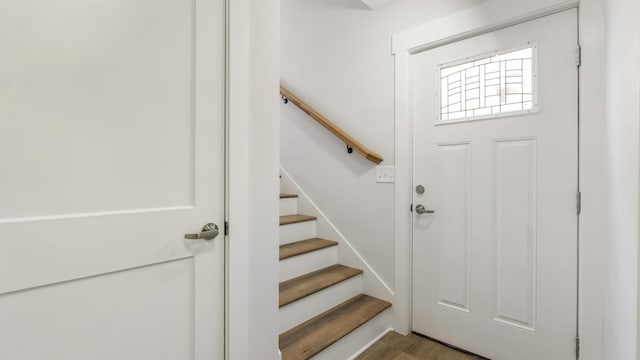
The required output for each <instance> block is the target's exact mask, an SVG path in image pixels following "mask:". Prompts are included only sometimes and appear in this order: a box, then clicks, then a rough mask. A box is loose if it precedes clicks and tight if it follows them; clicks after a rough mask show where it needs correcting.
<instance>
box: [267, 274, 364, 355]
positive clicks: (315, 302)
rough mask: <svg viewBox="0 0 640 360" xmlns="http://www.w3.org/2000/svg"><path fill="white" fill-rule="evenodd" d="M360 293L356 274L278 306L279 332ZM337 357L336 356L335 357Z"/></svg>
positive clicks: (359, 283)
mask: <svg viewBox="0 0 640 360" xmlns="http://www.w3.org/2000/svg"><path fill="white" fill-rule="evenodd" d="M360 293H362V276H361V275H358V276H355V277H352V278H351V279H348V280H345V281H343V282H341V283H339V284H336V285H334V286H332V287H329V288H326V289H324V290H321V291H319V292H317V293H315V294H313V295H309V296H307V297H304V298H302V299H300V300H298V301H296V302H293V303H291V304H288V305H285V306H283V307H281V308H280V314H279V316H278V319H279V326H280V334H282V333H283V332H285V331H287V330H289V329H292V328H294V327H296V326H298V325H300V324H302V323H303V322H305V321H307V320H309V319H311V318H313V317H314V316H316V315H319V314H321V313H323V312H325V311H327V310H329V309H331V308H332V307H334V306H336V305H338V304H341V303H342V302H344V301H347V300H349V299H351V298H352V297H354V296H356V295H358V294H360ZM336 359H337V358H336Z"/></svg>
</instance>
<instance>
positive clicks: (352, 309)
mask: <svg viewBox="0 0 640 360" xmlns="http://www.w3.org/2000/svg"><path fill="white" fill-rule="evenodd" d="M390 306H391V304H390V303H388V302H387V301H384V300H380V299H377V298H374V297H371V296H368V295H363V294H361V295H358V296H356V297H354V298H352V299H350V300H347V301H345V302H344V303H342V304H340V305H338V306H336V307H334V308H332V309H329V310H327V311H326V312H324V313H322V314H320V315H318V316H316V317H314V318H312V319H310V320H308V321H306V322H304V323H302V324H300V325H298V326H296V327H294V328H293V329H291V330H288V331H286V332H285V333H283V334H280V337H279V343H280V350H282V359H283V360H307V359H309V358H311V357H312V356H314V355H316V354H317V353H319V352H320V351H322V350H324V349H326V348H327V347H329V346H330V345H331V344H333V343H335V342H336V341H338V340H340V339H341V338H343V337H344V336H346V335H347V334H349V333H350V332H352V331H353V330H355V329H357V328H358V327H360V326H361V325H363V324H364V323H366V322H367V321H369V320H371V319H373V318H374V317H375V316H376V315H378V314H380V313H381V312H383V311H384V310H386V309H387V308H389V307H390Z"/></svg>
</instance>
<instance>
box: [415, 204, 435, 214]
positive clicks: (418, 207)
mask: <svg viewBox="0 0 640 360" xmlns="http://www.w3.org/2000/svg"><path fill="white" fill-rule="evenodd" d="M416 212H417V213H418V214H433V213H435V210H427V209H425V208H424V205H422V204H418V205H416Z"/></svg>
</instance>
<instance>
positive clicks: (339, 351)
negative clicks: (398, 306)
mask: <svg viewBox="0 0 640 360" xmlns="http://www.w3.org/2000/svg"><path fill="white" fill-rule="evenodd" d="M390 323H391V311H390V309H387V310H385V311H383V312H382V313H380V314H378V316H376V317H374V318H373V319H371V320H369V321H368V322H367V323H365V324H363V325H362V326H360V327H359V328H357V329H356V330H354V331H353V332H351V333H350V334H349V335H347V336H345V337H343V338H342V339H340V340H338V342H336V343H335V344H333V345H331V346H329V347H328V348H326V349H324V350H323V351H321V352H320V353H319V354H317V355H316V356H314V357H313V360H337V359H340V360H342V359H348V360H351V359H355V357H356V356H357V355H359V354H360V353H361V352H362V351H363V350H365V348H366V347H368V346H369V345H371V342H372V341H373V340H375V339H376V338H378V337H379V336H380V335H381V334H383V333H385V332H387V331H388V330H389V324H390Z"/></svg>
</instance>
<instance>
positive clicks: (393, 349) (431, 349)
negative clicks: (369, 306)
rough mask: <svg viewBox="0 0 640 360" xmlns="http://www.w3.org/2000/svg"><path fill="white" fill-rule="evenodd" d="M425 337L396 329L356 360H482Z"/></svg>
mask: <svg viewBox="0 0 640 360" xmlns="http://www.w3.org/2000/svg"><path fill="white" fill-rule="evenodd" d="M482 359H484V358H482V357H479V356H474V355H469V354H465V353H462V352H460V351H457V350H455V349H452V348H450V347H447V346H445V345H442V344H439V343H437V342H435V341H431V340H429V339H426V338H423V337H421V336H418V335H416V334H410V335H408V336H402V335H400V334H398V333H397V332H395V331H392V332H390V333H388V334H387V335H385V336H384V337H383V338H382V339H380V341H378V342H377V343H375V344H374V345H373V346H372V347H370V348H369V349H367V351H365V352H364V353H362V355H360V356H358V357H357V358H356V360H482Z"/></svg>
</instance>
